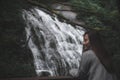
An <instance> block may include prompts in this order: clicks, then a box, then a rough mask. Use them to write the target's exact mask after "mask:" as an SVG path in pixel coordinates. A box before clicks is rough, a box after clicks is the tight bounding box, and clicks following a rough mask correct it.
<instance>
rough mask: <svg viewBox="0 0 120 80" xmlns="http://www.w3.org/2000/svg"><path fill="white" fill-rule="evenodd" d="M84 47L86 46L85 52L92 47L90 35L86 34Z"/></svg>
mask: <svg viewBox="0 0 120 80" xmlns="http://www.w3.org/2000/svg"><path fill="white" fill-rule="evenodd" d="M83 46H84V49H85V50H86V49H88V48H89V47H90V43H89V37H88V34H85V35H84V41H83Z"/></svg>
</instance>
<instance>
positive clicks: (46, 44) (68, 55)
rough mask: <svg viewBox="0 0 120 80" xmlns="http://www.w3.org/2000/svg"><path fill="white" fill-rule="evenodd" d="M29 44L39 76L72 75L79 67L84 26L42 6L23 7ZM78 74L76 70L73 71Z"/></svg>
mask: <svg viewBox="0 0 120 80" xmlns="http://www.w3.org/2000/svg"><path fill="white" fill-rule="evenodd" d="M23 18H24V20H25V23H26V27H25V31H26V36H27V39H28V46H29V48H30V50H31V52H32V53H33V57H34V65H35V69H36V73H37V75H38V76H41V75H46V76H69V75H70V74H71V73H72V72H71V71H73V72H74V70H76V71H78V69H79V67H80V60H81V54H82V47H83V46H82V44H81V43H82V41H83V37H82V36H83V34H84V29H83V28H82V27H80V26H77V25H76V26H72V25H71V24H68V23H65V21H64V22H62V21H60V20H59V19H58V18H57V16H56V15H50V14H49V13H47V12H45V11H43V10H41V9H39V8H32V9H30V10H23ZM74 75H76V74H74Z"/></svg>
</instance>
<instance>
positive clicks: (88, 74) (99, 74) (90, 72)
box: [79, 50, 116, 80]
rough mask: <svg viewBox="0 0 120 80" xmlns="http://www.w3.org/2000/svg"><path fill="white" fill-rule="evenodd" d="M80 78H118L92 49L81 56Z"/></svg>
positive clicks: (113, 79)
mask: <svg viewBox="0 0 120 80" xmlns="http://www.w3.org/2000/svg"><path fill="white" fill-rule="evenodd" d="M79 79H80V80H116V76H115V75H114V74H111V73H108V72H107V70H106V69H105V67H104V66H103V64H102V63H101V62H100V60H99V59H98V57H97V56H96V55H95V54H94V52H93V51H92V50H87V51H85V52H84V53H83V55H82V58H81V67H80V71H79Z"/></svg>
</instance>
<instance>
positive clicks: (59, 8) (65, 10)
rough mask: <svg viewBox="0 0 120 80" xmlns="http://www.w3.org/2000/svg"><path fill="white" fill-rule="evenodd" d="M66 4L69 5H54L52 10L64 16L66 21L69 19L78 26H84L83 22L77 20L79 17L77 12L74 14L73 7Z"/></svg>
mask: <svg viewBox="0 0 120 80" xmlns="http://www.w3.org/2000/svg"><path fill="white" fill-rule="evenodd" d="M65 4H67V3H66V2H64V3H55V4H52V8H53V10H55V12H57V13H58V14H60V15H62V16H64V17H65V18H66V19H68V20H70V21H72V22H74V23H76V24H80V25H84V23H83V22H82V21H80V20H78V19H77V16H78V14H77V12H74V11H73V9H72V7H71V6H69V5H65Z"/></svg>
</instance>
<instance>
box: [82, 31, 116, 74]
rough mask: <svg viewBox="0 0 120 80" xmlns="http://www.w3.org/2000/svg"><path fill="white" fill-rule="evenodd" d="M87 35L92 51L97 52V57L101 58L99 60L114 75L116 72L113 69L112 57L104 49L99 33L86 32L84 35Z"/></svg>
mask: <svg viewBox="0 0 120 80" xmlns="http://www.w3.org/2000/svg"><path fill="white" fill-rule="evenodd" d="M86 34H88V37H89V42H90V46H91V49H92V50H93V51H94V52H95V54H96V56H97V57H98V58H99V60H100V61H101V63H102V64H103V65H104V67H105V68H106V70H107V71H108V72H110V73H113V72H114V71H113V68H112V56H111V55H110V54H109V53H108V51H107V50H106V48H105V47H104V45H103V41H102V39H101V35H100V34H99V32H97V31H94V30H91V31H87V32H85V34H84V35H86Z"/></svg>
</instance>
